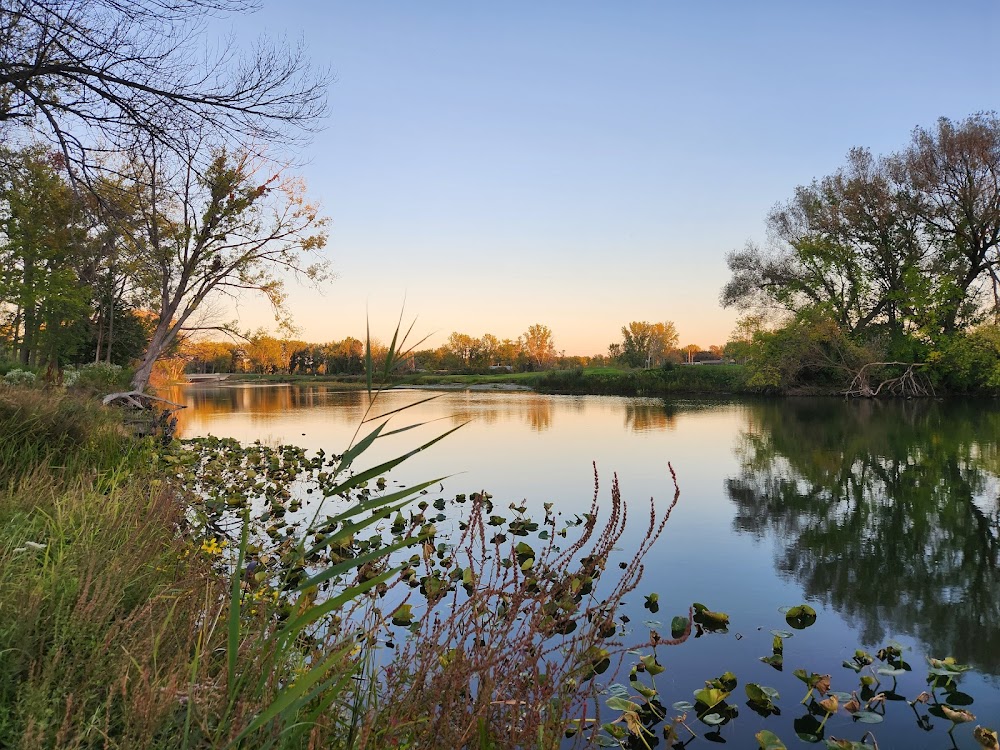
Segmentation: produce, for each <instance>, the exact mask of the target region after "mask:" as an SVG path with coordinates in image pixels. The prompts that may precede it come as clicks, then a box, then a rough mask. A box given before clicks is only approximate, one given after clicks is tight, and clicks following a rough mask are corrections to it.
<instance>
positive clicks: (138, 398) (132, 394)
mask: <svg viewBox="0 0 1000 750" xmlns="http://www.w3.org/2000/svg"><path fill="white" fill-rule="evenodd" d="M115 401H121V402H122V403H123V404H125V405H128V406H132V407H134V408H136V409H149V408H150V407H152V403H150V402H152V401H158V402H160V403H162V404H169V405H170V406H172V407H174V408H173V409H171V411H174V409H186V408H187V406H185V405H184V404H178V403H176V402H174V401H168V400H167V399H165V398H160V397H159V396H150V395H149V394H148V393H143V392H142V391H122V392H121V393H109V394H108V395H107V396H105V397H104V398H103V399H101V403H103V404H104V405H105V406H107V405H108V404H110V403H113V402H115Z"/></svg>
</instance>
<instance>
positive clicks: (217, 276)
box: [123, 144, 327, 391]
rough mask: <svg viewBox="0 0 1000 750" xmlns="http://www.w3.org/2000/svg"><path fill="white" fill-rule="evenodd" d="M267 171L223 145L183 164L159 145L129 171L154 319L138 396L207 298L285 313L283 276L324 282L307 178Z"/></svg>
mask: <svg viewBox="0 0 1000 750" xmlns="http://www.w3.org/2000/svg"><path fill="white" fill-rule="evenodd" d="M204 151H207V152H208V156H206V157H203V160H204V161H205V162H206V163H207V164H208V166H207V168H206V169H205V170H204V171H203V172H201V173H199V171H197V170H195V168H194V166H193V165H194V163H195V162H196V161H197V160H198V159H199V154H201V153H202V152H204ZM265 166H267V163H266V162H262V161H261V160H260V159H257V158H254V157H252V156H250V155H248V154H247V153H246V152H235V153H234V152H231V151H228V150H227V149H225V148H224V147H218V146H215V147H206V146H199V145H193V146H191V150H190V152H189V154H188V156H187V157H186V158H179V157H178V156H177V155H176V154H174V153H173V152H165V151H163V150H161V149H160V148H159V147H157V146H156V145H155V144H153V145H150V146H148V147H147V148H146V149H145V150H143V151H142V152H141V153H136V154H133V157H132V159H131V161H129V162H128V164H127V165H126V166H125V167H124V168H123V171H126V170H127V171H129V172H130V173H131V174H132V176H133V178H132V181H131V185H132V189H133V190H134V191H135V193H134V195H133V196H130V199H131V200H132V201H134V202H135V204H136V205H137V206H138V210H139V213H140V215H141V226H142V229H141V236H140V235H136V236H134V237H133V240H134V241H135V242H136V243H137V244H141V246H142V247H141V252H139V253H137V255H139V256H140V257H142V258H144V261H143V263H142V264H141V267H140V268H139V269H138V270H137V273H138V274H139V282H140V283H141V284H142V286H144V288H146V289H147V290H148V291H149V294H150V297H151V299H150V303H151V304H150V307H151V308H152V309H153V310H155V311H156V317H157V325H156V329H155V330H154V332H153V334H152V337H151V340H150V343H149V348H148V350H147V351H146V354H145V355H144V357H143V358H142V360H141V362H140V364H139V366H138V368H137V370H136V373H135V376H134V378H133V381H132V387H133V388H135V389H136V390H138V391H141V390H142V389H143V388H145V386H146V385H147V384H148V382H149V377H150V374H151V372H152V368H153V364H154V363H155V362H156V360H157V358H158V357H159V356H160V355H161V354H163V353H164V352H165V351H166V350H167V349H168V348H169V347H170V346H171V344H172V343H173V342H174V341H175V340H176V338H177V336H178V334H180V333H181V332H182V331H184V330H190V329H191V327H192V322H191V321H192V320H193V318H192V316H193V315H194V314H195V312H196V311H198V310H199V308H202V306H203V305H204V303H205V302H206V300H207V299H209V298H210V297H212V296H218V295H220V294H222V295H230V296H236V295H239V294H240V293H242V292H245V291H250V292H257V293H261V294H263V295H264V296H265V297H266V298H267V299H268V301H269V302H270V303H271V304H272V306H273V307H274V309H275V312H276V314H280V313H281V312H282V310H283V307H282V305H283V302H284V294H283V285H282V278H281V275H282V274H283V273H292V274H295V275H297V276H300V277H304V278H305V279H308V280H312V281H320V280H322V279H324V278H325V277H326V275H327V266H326V264H325V263H324V262H321V261H319V260H318V259H316V261H317V262H313V263H310V262H309V261H310V257H311V256H314V254H315V253H316V251H318V250H321V249H322V248H323V247H324V245H325V244H326V224H327V220H326V219H325V218H323V217H321V216H320V215H319V211H318V208H317V206H316V205H314V204H312V203H309V202H308V201H307V200H306V196H305V187H304V185H303V184H302V182H301V180H299V179H296V178H291V177H285V176H283V175H282V174H281V172H280V171H279V172H277V173H274V174H270V170H268V171H267V173H266V175H265V176H261V175H262V173H263V168H264V167H265Z"/></svg>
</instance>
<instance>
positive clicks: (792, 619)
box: [785, 604, 816, 630]
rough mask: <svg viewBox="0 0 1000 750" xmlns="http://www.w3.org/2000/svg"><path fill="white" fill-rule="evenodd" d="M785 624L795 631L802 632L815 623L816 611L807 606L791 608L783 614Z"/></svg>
mask: <svg viewBox="0 0 1000 750" xmlns="http://www.w3.org/2000/svg"><path fill="white" fill-rule="evenodd" d="M785 622H787V623H788V625H789V627H792V628H794V629H795V630H804V629H805V628H808V627H809V626H810V625H812V624H813V623H815V622H816V610H815V609H813V608H812V607H810V606H809V605H808V604H800V605H798V606H797V607H792V608H791V609H789V610H788V611H787V612H786V613H785Z"/></svg>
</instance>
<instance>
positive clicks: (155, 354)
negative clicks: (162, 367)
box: [132, 325, 176, 393]
mask: <svg viewBox="0 0 1000 750" xmlns="http://www.w3.org/2000/svg"><path fill="white" fill-rule="evenodd" d="M175 333H176V332H175V331H174V330H173V329H172V327H171V326H169V325H167V326H157V327H156V330H155V331H154V332H153V337H152V338H151V339H150V340H149V346H147V347H146V353H145V354H144V355H143V356H142V361H141V362H140V363H139V367H138V368H137V369H136V371H135V375H133V376H132V390H134V391H139V392H140V393H141V392H143V391H145V390H146V387H147V386H148V385H149V379H150V377H151V376H152V374H153V367H154V366H155V365H156V360H158V359H159V358H160V355H161V354H163V352H165V351H166V350H167V347H168V346H170V344H171V342H172V341H173V340H174V335H175Z"/></svg>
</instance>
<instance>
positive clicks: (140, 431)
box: [102, 391, 187, 443]
mask: <svg viewBox="0 0 1000 750" xmlns="http://www.w3.org/2000/svg"><path fill="white" fill-rule="evenodd" d="M102 402H103V403H104V404H105V406H108V405H111V406H120V407H124V408H125V409H126V410H127V411H129V412H131V413H132V415H133V416H132V417H127V418H126V419H125V424H126V425H128V426H129V427H131V429H132V433H133V434H134V435H136V436H137V437H143V436H146V435H158V436H160V438H161V439H162V440H163V441H164V442H165V443H169V442H170V440H171V439H172V438H173V436H174V433H175V432H176V430H177V417H175V416H174V412H175V411H177V410H178V409H186V408H187V407H186V406H185V405H184V404H178V403H175V402H174V401H168V400H167V399H165V398H160V397H159V396H151V395H149V394H148V393H143V392H142V391H122V392H121V393H109V394H108V395H107V396H105V397H104V398H103V399H102ZM161 404H166V406H165V407H164V406H161Z"/></svg>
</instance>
